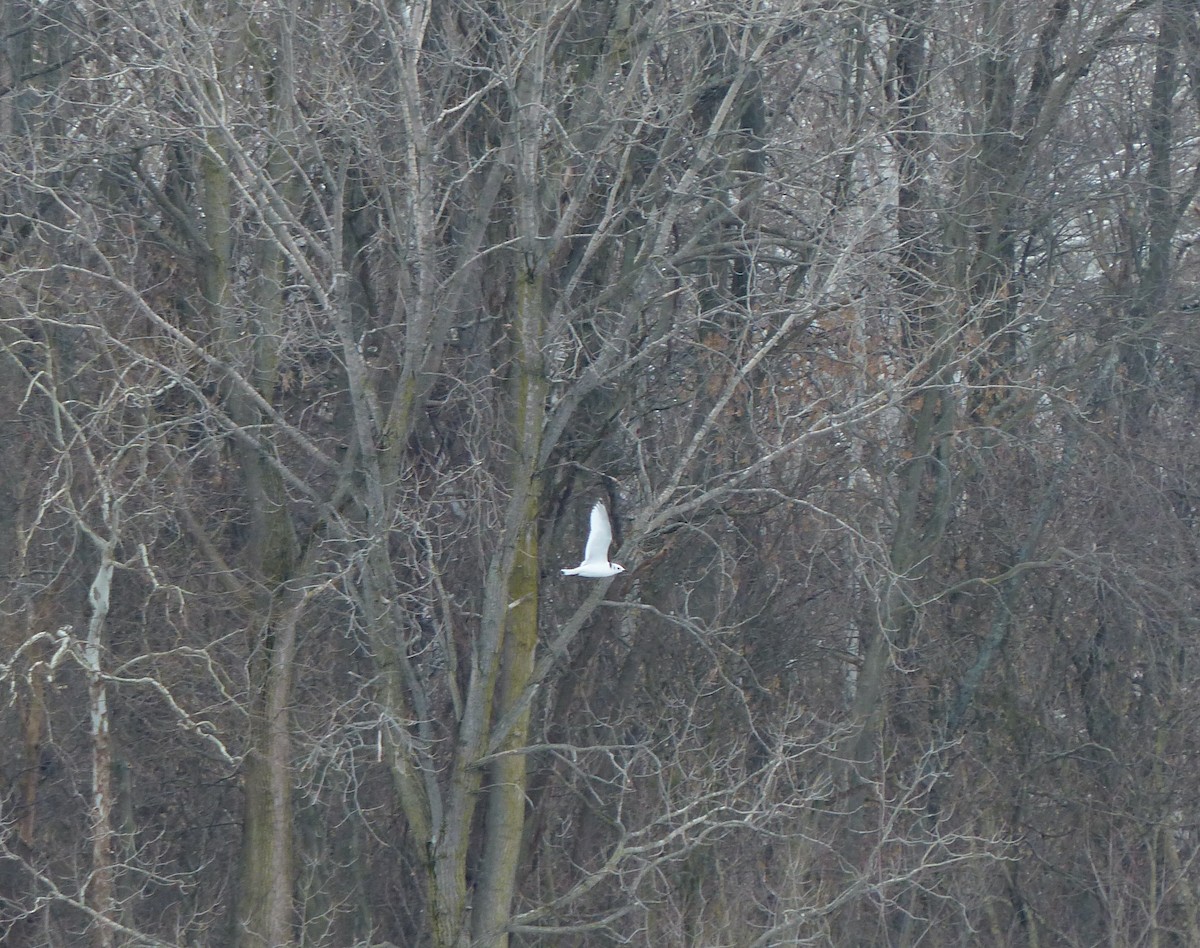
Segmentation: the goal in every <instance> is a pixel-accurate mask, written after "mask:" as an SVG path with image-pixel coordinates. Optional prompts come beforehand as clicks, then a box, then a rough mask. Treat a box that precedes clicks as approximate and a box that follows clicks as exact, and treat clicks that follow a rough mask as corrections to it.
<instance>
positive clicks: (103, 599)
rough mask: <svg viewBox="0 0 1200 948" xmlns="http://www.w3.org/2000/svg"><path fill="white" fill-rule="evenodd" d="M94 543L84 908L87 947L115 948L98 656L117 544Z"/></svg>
mask: <svg viewBox="0 0 1200 948" xmlns="http://www.w3.org/2000/svg"><path fill="white" fill-rule="evenodd" d="M94 539H95V540H96V544H95V545H96V547H97V550H96V552H97V553H98V554H99V557H100V562H99V563H98V564H97V566H96V575H95V576H94V577H93V579H92V585H91V588H90V589H89V590H88V603H89V605H90V606H91V615H90V616H89V618H88V626H87V641H86V642H85V644H84V653H83V657H84V669H85V672H86V674H87V682H88V708H89V712H90V719H91V738H92V876H91V880H90V883H89V885H88V907H89V908H90V909H91V910H92V911H93V912H95V913H96V916H97V920H96V921H95V922H93V928H92V944H93V945H95V946H96V948H111V946H112V945H113V944H115V940H114V934H113V930H112V928H111V927H110V926H109V925H106V924H104V921H103V920H112V919H113V912H114V909H115V905H114V900H113V893H114V890H115V886H116V880H115V878H114V875H113V874H114V872H115V867H114V865H113V857H114V854H115V851H116V846H115V842H116V840H115V835H116V834H115V832H114V830H113V779H112V735H111V729H110V722H109V711H108V686H107V684H106V683H105V679H104V670H103V667H102V655H103V649H104V624H105V621H106V620H107V618H108V611H109V602H110V597H111V595H112V579H113V570H114V568H115V563H114V560H113V552H114V550H115V548H116V540H115V539H112V538H109V539H107V540H103V541H102V540H100V539H99V538H98V537H94Z"/></svg>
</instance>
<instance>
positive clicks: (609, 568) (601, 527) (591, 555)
mask: <svg viewBox="0 0 1200 948" xmlns="http://www.w3.org/2000/svg"><path fill="white" fill-rule="evenodd" d="M610 546H612V523H611V522H609V519H608V511H607V510H605V509H604V504H602V503H600V501H596V503H595V506H593V507H592V519H591V528H590V529H589V530H588V538H587V544H586V545H585V546H584V548H583V562H582V563H580V564H579V565H578V566H576V567H575V568H574V569H564V570H563V571H562V574H563V575H564V576H583V577H585V578H587V579H606V578H607V577H609V576H616V575H617V573H623V572H625V567H624V566H622V565H621V564H620V563H610V562H609V561H608V548H609V547H610Z"/></svg>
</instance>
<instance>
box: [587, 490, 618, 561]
mask: <svg viewBox="0 0 1200 948" xmlns="http://www.w3.org/2000/svg"><path fill="white" fill-rule="evenodd" d="M611 545H612V524H611V523H610V522H609V519H608V511H607V510H605V509H604V504H602V503H600V501H596V503H595V505H594V506H593V507H592V522H591V528H590V529H589V530H588V538H587V545H586V546H585V547H584V548H583V561H584V562H585V563H597V564H599V563H603V564H605V565H607V564H608V548H609V547H610V546H611Z"/></svg>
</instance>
